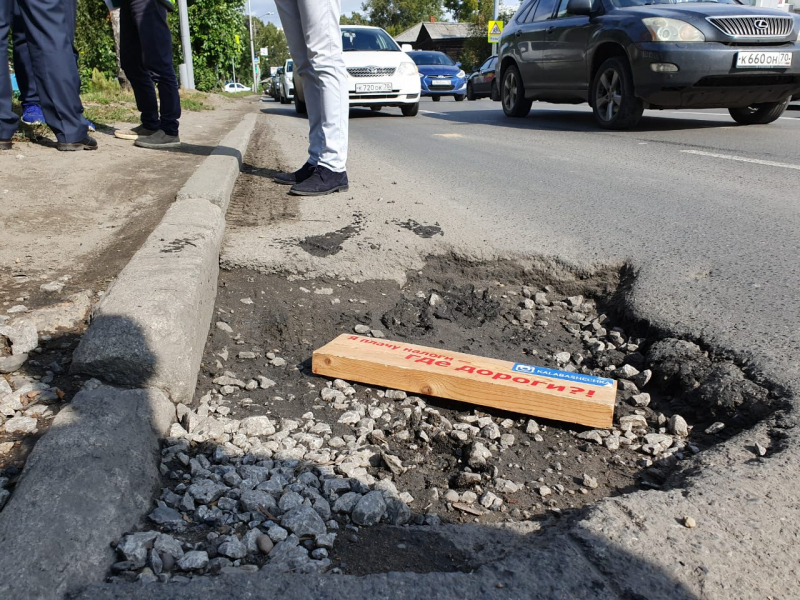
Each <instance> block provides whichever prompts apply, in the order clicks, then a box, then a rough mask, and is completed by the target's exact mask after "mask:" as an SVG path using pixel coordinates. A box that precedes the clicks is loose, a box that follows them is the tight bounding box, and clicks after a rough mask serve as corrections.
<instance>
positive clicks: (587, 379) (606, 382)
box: [511, 363, 614, 387]
mask: <svg viewBox="0 0 800 600" xmlns="http://www.w3.org/2000/svg"><path fill="white" fill-rule="evenodd" d="M511 370H512V371H514V372H516V373H525V374H527V375H541V376H542V377H552V378H554V379H564V380H566V381H574V382H575V383H588V384H589V385H597V386H600V387H608V386H612V385H614V380H613V379H606V378H605V377H595V376H594V375H584V374H583V373H570V372H569V371H559V370H558V369H548V368H546V367H535V366H533V365H523V364H522V363H516V364H515V365H514V368H513V369H511Z"/></svg>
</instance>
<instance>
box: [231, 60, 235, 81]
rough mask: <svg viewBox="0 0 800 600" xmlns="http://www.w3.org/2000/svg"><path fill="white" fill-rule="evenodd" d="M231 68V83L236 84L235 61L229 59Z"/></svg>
mask: <svg viewBox="0 0 800 600" xmlns="http://www.w3.org/2000/svg"><path fill="white" fill-rule="evenodd" d="M231 68H232V69H233V83H236V61H235V60H234V59H231Z"/></svg>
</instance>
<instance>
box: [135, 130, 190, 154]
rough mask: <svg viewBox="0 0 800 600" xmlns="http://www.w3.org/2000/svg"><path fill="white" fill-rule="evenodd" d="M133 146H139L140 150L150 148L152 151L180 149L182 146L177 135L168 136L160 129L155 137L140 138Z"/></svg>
mask: <svg viewBox="0 0 800 600" xmlns="http://www.w3.org/2000/svg"><path fill="white" fill-rule="evenodd" d="M133 145H134V146H139V148H150V149H151V150H158V149H159V148H178V147H179V146H180V145H181V138H179V137H178V136H177V135H167V134H166V133H164V132H163V131H161V130H160V129H159V130H158V131H156V132H155V133H154V134H153V135H149V136H147V137H141V138H139V139H138V140H136V141H135V142H133Z"/></svg>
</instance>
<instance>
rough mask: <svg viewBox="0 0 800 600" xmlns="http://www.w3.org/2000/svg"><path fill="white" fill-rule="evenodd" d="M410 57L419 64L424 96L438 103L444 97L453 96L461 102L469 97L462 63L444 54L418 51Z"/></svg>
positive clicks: (410, 54) (411, 53) (410, 53)
mask: <svg viewBox="0 0 800 600" xmlns="http://www.w3.org/2000/svg"><path fill="white" fill-rule="evenodd" d="M408 55H409V56H410V57H411V58H412V59H413V60H414V62H415V63H417V69H419V82H420V85H421V86H422V95H423V96H430V97H431V100H433V101H434V102H438V101H439V100H441V98H442V96H453V98H455V99H456V101H457V102H461V101H462V100H463V99H464V98H466V96H467V74H466V73H464V71H463V70H462V69H461V63H456V62H453V59H452V58H450V57H449V56H447V54H445V53H444V52H432V51H427V50H416V51H413V52H409V53H408Z"/></svg>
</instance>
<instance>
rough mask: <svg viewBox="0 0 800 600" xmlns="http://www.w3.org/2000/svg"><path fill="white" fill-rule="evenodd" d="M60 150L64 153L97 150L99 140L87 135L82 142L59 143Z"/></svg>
mask: <svg viewBox="0 0 800 600" xmlns="http://www.w3.org/2000/svg"><path fill="white" fill-rule="evenodd" d="M58 149H59V150H61V151H62V152H71V151H74V150H97V140H96V139H94V138H93V137H91V136H88V135H87V136H86V137H85V138H83V139H82V140H81V141H80V142H59V143H58Z"/></svg>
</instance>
